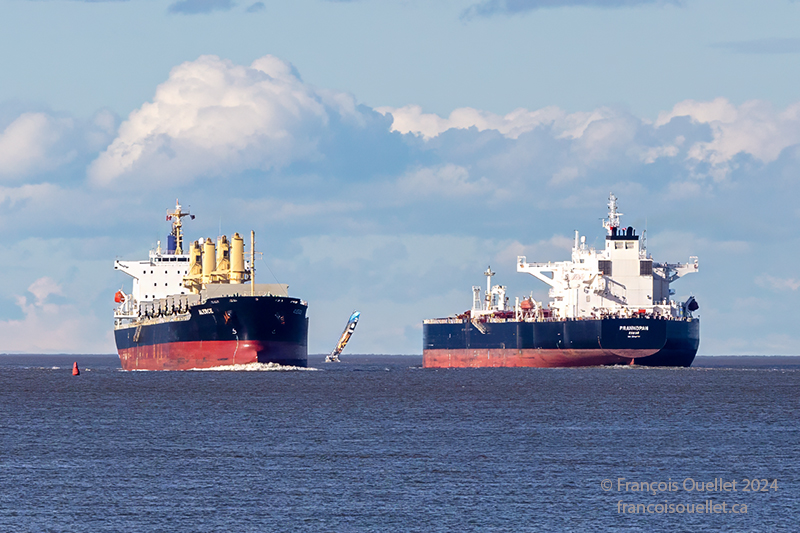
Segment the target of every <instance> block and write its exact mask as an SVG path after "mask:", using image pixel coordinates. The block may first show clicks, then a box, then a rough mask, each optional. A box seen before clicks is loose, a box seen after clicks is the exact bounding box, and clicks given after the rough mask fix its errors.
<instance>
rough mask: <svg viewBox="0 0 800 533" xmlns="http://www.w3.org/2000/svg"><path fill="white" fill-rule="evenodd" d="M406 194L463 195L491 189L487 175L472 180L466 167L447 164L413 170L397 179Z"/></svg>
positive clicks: (418, 195) (485, 191)
mask: <svg viewBox="0 0 800 533" xmlns="http://www.w3.org/2000/svg"><path fill="white" fill-rule="evenodd" d="M397 185H398V188H399V190H400V191H401V192H402V193H403V194H404V196H416V197H422V196H435V197H463V196H470V195H474V194H485V193H489V192H490V191H491V188H492V186H491V183H490V182H489V180H487V179H486V178H485V177H481V178H478V179H476V180H471V179H470V177H469V170H467V169H466V168H464V167H462V166H459V165H453V164H447V165H443V166H440V167H437V168H420V169H416V170H413V171H411V172H409V173H407V174H405V175H404V176H401V177H400V179H399V180H398V181H397Z"/></svg>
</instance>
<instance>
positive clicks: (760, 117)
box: [656, 98, 800, 165]
mask: <svg viewBox="0 0 800 533" xmlns="http://www.w3.org/2000/svg"><path fill="white" fill-rule="evenodd" d="M683 116H687V117H689V118H691V120H692V121H693V122H695V123H699V124H708V125H709V126H710V127H711V130H712V133H713V139H712V140H711V141H709V142H698V143H696V144H694V145H693V146H692V147H691V149H690V150H689V157H691V158H693V159H696V160H698V161H706V162H709V163H711V164H712V165H724V164H726V163H728V162H729V161H730V160H731V159H732V158H733V157H734V156H736V155H737V154H739V153H747V154H750V155H752V156H753V157H755V158H756V159H758V160H760V161H762V162H764V163H769V162H772V161H775V160H776V159H777V158H778V156H779V155H780V153H781V151H782V150H784V149H785V148H787V147H789V146H793V145H796V144H798V143H800V103H797V104H793V105H790V106H789V107H787V108H786V109H784V110H783V111H776V110H775V109H773V107H772V105H771V104H769V103H767V102H762V101H756V100H754V101H750V102H745V103H743V104H742V105H740V106H738V107H737V106H735V105H733V104H731V103H730V102H728V100H726V99H725V98H717V99H715V100H712V101H710V102H697V101H694V100H686V101H683V102H680V103H678V104H676V105H675V106H674V107H673V108H672V111H669V112H662V113H661V114H659V116H658V120H656V127H659V126H663V125H665V124H667V123H669V121H670V120H672V119H673V118H675V117H683Z"/></svg>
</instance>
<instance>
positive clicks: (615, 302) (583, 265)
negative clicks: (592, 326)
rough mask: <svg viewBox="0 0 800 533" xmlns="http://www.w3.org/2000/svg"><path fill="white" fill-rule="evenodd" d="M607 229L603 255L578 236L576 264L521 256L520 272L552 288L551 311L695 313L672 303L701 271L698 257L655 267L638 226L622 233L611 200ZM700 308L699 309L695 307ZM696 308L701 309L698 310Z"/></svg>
mask: <svg viewBox="0 0 800 533" xmlns="http://www.w3.org/2000/svg"><path fill="white" fill-rule="evenodd" d="M608 206H609V214H608V219H604V220H603V227H604V228H606V230H607V235H606V238H605V247H604V249H602V250H596V249H594V248H589V247H587V245H586V237H585V236H581V235H580V234H579V232H577V231H576V232H575V241H574V245H573V247H572V260H571V261H561V262H555V263H552V262H548V263H535V262H534V263H529V262H528V261H527V257H525V256H519V257H517V272H525V273H528V274H530V275H532V276H534V277H535V278H536V279H538V280H540V281H542V282H544V283H546V284H547V285H549V286H550V292H549V296H550V300H551V301H550V305H549V307H550V310H551V313H552V316H554V317H558V318H562V319H564V318H593V317H595V318H599V317H602V316H632V315H633V314H639V315H641V314H647V315H654V316H665V317H679V316H684V315H685V314H686V313H688V312H691V311H692V310H694V309H689V310H687V309H686V306H685V305H683V304H680V303H678V302H675V301H673V300H671V296H672V295H673V294H674V291H672V290H671V289H670V288H669V286H670V284H671V283H672V282H674V281H675V280H677V279H678V278H680V277H682V276H684V275H686V274H690V273H693V272H697V271H698V269H699V263H698V260H697V257H690V260H689V262H687V263H658V262H654V261H653V258H652V257H651V256H650V254H648V253H647V248H646V244H645V239H644V238H641V237H640V236H639V235H637V234H636V230H635V229H634V228H633V227H630V226H629V227H627V228H621V227H620V216H621V215H622V214H621V213H619V212H618V211H617V198H616V197H615V196H614V195H613V194H611V195H610V196H609V204H608ZM695 305H696V304H695ZM695 309H696V307H695Z"/></svg>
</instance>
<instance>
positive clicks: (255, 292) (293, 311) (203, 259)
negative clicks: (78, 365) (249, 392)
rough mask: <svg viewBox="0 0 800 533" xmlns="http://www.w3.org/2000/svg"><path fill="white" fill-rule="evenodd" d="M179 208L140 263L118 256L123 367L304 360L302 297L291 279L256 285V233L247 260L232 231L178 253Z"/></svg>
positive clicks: (117, 324)
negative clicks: (122, 284) (122, 281)
mask: <svg viewBox="0 0 800 533" xmlns="http://www.w3.org/2000/svg"><path fill="white" fill-rule="evenodd" d="M184 217H190V218H191V219H194V215H191V214H189V213H188V212H183V211H182V209H181V205H180V204H179V203H177V202H176V205H175V210H174V211H172V212H170V213H168V214H167V220H168V221H171V222H172V231H171V232H170V234H169V235H168V236H167V247H166V250H163V251H162V249H161V243H160V242H159V243H158V246H157V248H156V249H155V250H153V251H151V252H150V257H149V259H147V260H144V261H119V260H117V261H116V262H115V263H114V269H115V270H119V271H122V272H124V273H125V274H127V275H129V276H131V277H132V278H133V288H132V290H131V293H130V294H126V293H125V292H123V291H122V290H120V291H117V293H116V295H115V298H114V300H115V301H116V302H117V303H118V304H119V305H118V306H117V308H116V309H115V311H114V338H115V340H116V344H117V351H118V352H119V359H120V362H121V364H122V368H123V369H124V370H188V369H193V368H211V367H218V366H229V365H239V364H249V363H277V364H280V365H291V366H306V365H307V360H308V320H307V318H306V310H307V308H308V306H307V304H306V302H304V301H302V300H300V299H297V298H291V297H289V296H288V285H284V284H256V283H255V268H254V260H255V252H254V248H255V234H254V233H253V232H251V242H250V245H251V246H250V261H249V262H247V261H245V254H244V239H243V238H242V237H241V236H240V235H239V234H238V233H236V234H234V235H233V236H232V237H231V239H230V241H229V240H228V238H227V237H226V236H224V235H223V236H221V237H219V238H218V239H217V242H216V244H215V243H214V241H212V240H211V239H200V240H198V241H195V242H193V243H192V244H191V246H190V248H189V253H188V254H187V253H184V251H183V235H182V230H181V228H182V222H181V221H182V219H183V218H184Z"/></svg>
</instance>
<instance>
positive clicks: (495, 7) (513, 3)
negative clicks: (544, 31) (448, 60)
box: [462, 0, 682, 18]
mask: <svg viewBox="0 0 800 533" xmlns="http://www.w3.org/2000/svg"><path fill="white" fill-rule="evenodd" d="M651 4H655V5H666V4H672V5H681V4H682V0H484V1H483V2H480V3H477V4H474V5H472V6H470V7H469V8H467V9H466V10H465V11H464V13H463V14H462V17H463V18H471V17H489V16H492V15H498V14H504V15H516V14H518V13H527V12H529V11H535V10H537V9H555V8H559V7H595V8H622V7H634V6H640V5H651Z"/></svg>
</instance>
